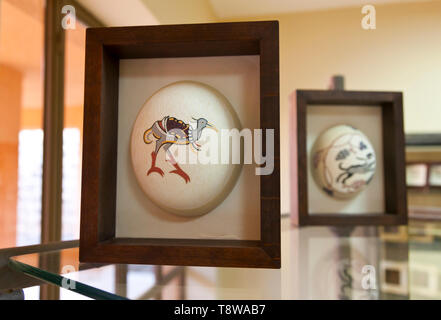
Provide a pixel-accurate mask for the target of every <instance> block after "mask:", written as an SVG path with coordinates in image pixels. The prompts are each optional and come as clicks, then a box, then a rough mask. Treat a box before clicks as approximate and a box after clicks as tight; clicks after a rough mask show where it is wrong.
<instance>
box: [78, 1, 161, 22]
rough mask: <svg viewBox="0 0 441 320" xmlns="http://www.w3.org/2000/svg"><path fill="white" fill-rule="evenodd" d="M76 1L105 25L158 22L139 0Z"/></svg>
mask: <svg viewBox="0 0 441 320" xmlns="http://www.w3.org/2000/svg"><path fill="white" fill-rule="evenodd" d="M78 2H79V3H80V4H81V5H82V6H84V7H85V8H87V9H88V10H89V11H90V12H92V13H93V14H94V15H95V16H96V17H97V18H98V19H100V20H101V21H102V22H103V23H104V24H106V25H107V26H111V27H116V26H136V25H155V24H158V21H157V19H156V18H155V17H154V16H153V14H152V13H151V12H150V10H149V9H148V8H147V7H146V6H145V4H144V3H143V2H142V1H141V0H124V1H122V0H78Z"/></svg>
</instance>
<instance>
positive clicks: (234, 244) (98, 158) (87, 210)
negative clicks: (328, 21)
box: [80, 21, 280, 268]
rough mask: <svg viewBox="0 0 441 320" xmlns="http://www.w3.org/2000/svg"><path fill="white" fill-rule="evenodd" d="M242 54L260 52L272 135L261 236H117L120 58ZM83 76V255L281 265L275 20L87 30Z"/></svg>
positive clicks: (263, 115)
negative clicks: (272, 148)
mask: <svg viewBox="0 0 441 320" xmlns="http://www.w3.org/2000/svg"><path fill="white" fill-rule="evenodd" d="M241 55H259V56H260V108H259V111H260V126H261V129H274V136H275V141H274V172H273V173H272V174H271V175H267V176H264V175H262V176H260V185H261V189H260V207H261V212H260V217H261V221H260V225H261V229H260V240H204V239H200V240H199V239H195V240H188V239H186V240H182V239H144V238H142V239H140V238H136V239H134V238H117V237H116V236H115V226H116V222H115V208H116V170H117V132H118V125H117V124H118V79H119V61H120V59H142V58H169V57H170V58H171V57H173V58H176V57H207V56H241ZM85 77H86V81H85V103H84V144H83V148H84V149H83V180H82V200H81V202H82V203H81V235H80V261H81V262H96V263H134V264H160V265H193V266H217V267H262V268H280V160H279V159H280V158H279V154H280V147H279V144H280V143H279V26H278V22H277V21H263V22H240V23H214V24H190V25H164V26H139V27H116V28H93V29H88V30H87V34H86V75H85ZM263 141H265V138H264V139H263ZM263 150H266V145H265V143H264V145H263ZM256 200H257V199H256Z"/></svg>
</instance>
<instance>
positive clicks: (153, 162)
mask: <svg viewBox="0 0 441 320" xmlns="http://www.w3.org/2000/svg"><path fill="white" fill-rule="evenodd" d="M226 129H227V130H231V129H238V130H241V124H240V121H239V118H238V116H237V114H236V111H235V110H234V108H233V107H232V105H231V104H230V103H229V101H228V100H227V98H225V96H223V95H222V93H220V92H219V91H218V90H216V89H215V88H213V87H211V86H209V85H206V84H203V83H200V82H194V81H179V82H175V83H172V84H169V85H167V86H165V87H163V88H161V89H160V90H158V91H157V92H155V93H154V94H153V95H152V96H151V97H149V98H148V99H147V101H146V102H145V103H144V105H143V106H140V111H139V113H138V116H137V117H136V120H135V122H134V124H133V129H132V135H131V143H130V152H131V160H132V167H133V171H134V173H135V176H136V179H137V181H138V184H139V187H140V188H141V189H142V191H143V192H144V194H145V196H146V197H148V198H149V199H150V200H151V201H152V202H153V203H154V204H156V205H157V206H158V207H160V208H162V209H164V210H165V211H167V212H169V213H172V214H176V215H180V216H187V217H188V216H199V215H203V214H207V213H209V212H210V211H211V210H212V209H214V208H215V207H217V206H218V205H219V204H221V203H222V201H224V200H225V198H226V197H227V196H228V194H229V192H230V191H231V190H232V189H233V187H234V185H235V184H236V181H237V179H238V177H239V174H240V171H241V169H242V166H241V164H232V163H223V162H222V161H221V153H222V152H223V151H226V150H224V149H222V148H223V147H224V145H223V144H222V143H221V131H222V130H226ZM228 151H230V148H228Z"/></svg>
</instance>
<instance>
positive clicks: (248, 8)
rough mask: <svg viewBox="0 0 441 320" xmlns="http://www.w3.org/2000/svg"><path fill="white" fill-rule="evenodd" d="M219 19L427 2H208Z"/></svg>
mask: <svg viewBox="0 0 441 320" xmlns="http://www.w3.org/2000/svg"><path fill="white" fill-rule="evenodd" d="M209 1H210V3H211V5H212V8H213V11H214V13H215V15H216V16H217V17H218V18H220V19H228V18H237V17H253V16H267V15H274V14H284V13H292V12H301V11H312V10H324V9H332V8H342V7H360V8H361V7H362V6H363V5H366V4H372V5H375V4H388V3H398V2H423V1H427V0H368V1H366V0H209Z"/></svg>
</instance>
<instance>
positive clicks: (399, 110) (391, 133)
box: [291, 90, 408, 226]
mask: <svg viewBox="0 0 441 320" xmlns="http://www.w3.org/2000/svg"><path fill="white" fill-rule="evenodd" d="M293 96H294V97H295V99H296V106H297V110H296V111H295V112H296V125H297V159H292V160H293V161H297V174H298V180H297V189H298V191H297V194H292V195H291V197H292V199H296V198H297V200H298V201H297V208H295V207H294V208H293V215H292V221H293V224H295V225H298V226H306V225H322V226H357V225H383V226H387V225H389V226H391V225H405V224H407V219H408V217H407V192H406V179H405V168H406V167H405V166H406V164H405V136H404V124H403V95H402V93H401V92H380V91H346V90H297V91H296V93H295V95H293ZM309 105H311V106H313V105H320V106H344V107H351V106H364V107H367V108H369V107H378V106H379V107H381V119H382V120H381V121H382V125H381V126H382V140H383V162H384V181H383V183H384V192H385V197H384V198H385V212H379V213H357V214H355V213H354V214H347V213H332V212H330V213H320V214H318V213H312V214H311V213H310V212H309V210H308V171H307V170H309V165H308V160H307V158H308V157H307V145H306V141H307V127H306V126H307V125H306V116H307V108H308V106H309ZM294 183H296V182H294ZM293 192H294V191H293Z"/></svg>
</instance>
